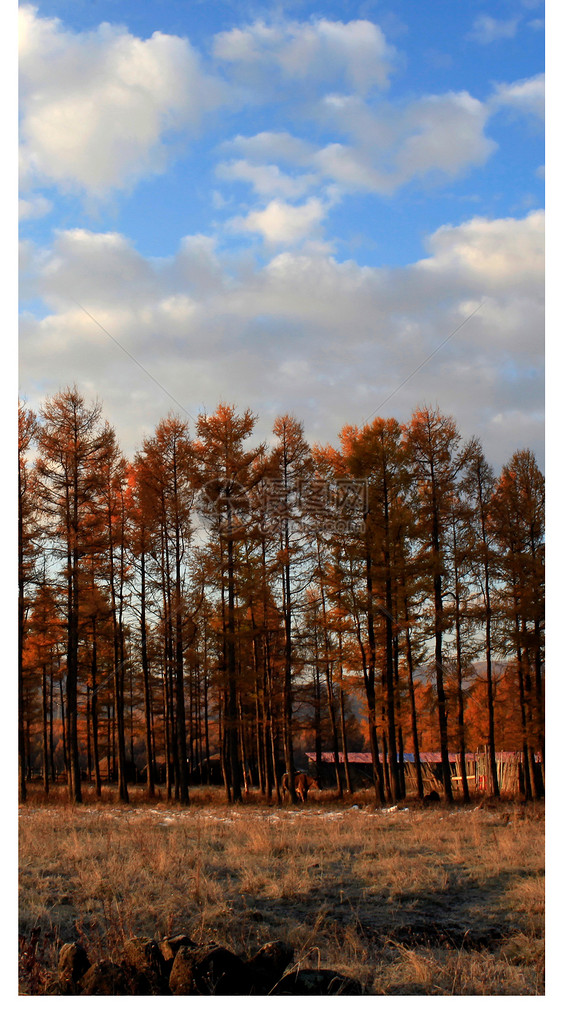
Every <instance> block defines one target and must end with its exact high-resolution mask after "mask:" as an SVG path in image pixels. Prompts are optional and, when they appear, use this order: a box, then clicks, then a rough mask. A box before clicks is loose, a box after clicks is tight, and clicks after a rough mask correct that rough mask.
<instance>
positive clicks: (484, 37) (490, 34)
mask: <svg viewBox="0 0 562 1014" xmlns="http://www.w3.org/2000/svg"><path fill="white" fill-rule="evenodd" d="M518 25H519V18H507V19H505V20H501V19H498V18H491V17H490V16H489V15H488V14H481V15H480V16H479V17H477V18H476V19H475V21H474V23H473V25H472V29H471V31H470V32H469V33H468V38H469V39H473V40H474V41H475V42H480V43H481V44H482V45H484V46H485V45H488V44H489V43H490V42H497V41H498V39H513V38H514V36H515V34H516V32H517V26H518Z"/></svg>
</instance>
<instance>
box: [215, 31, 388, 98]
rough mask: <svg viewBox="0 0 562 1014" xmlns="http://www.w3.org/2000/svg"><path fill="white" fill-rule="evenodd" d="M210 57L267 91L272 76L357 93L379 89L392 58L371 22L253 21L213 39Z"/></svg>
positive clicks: (386, 74)
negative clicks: (340, 84)
mask: <svg viewBox="0 0 562 1014" xmlns="http://www.w3.org/2000/svg"><path fill="white" fill-rule="evenodd" d="M214 55H215V57H216V59H218V60H221V61H223V62H224V63H226V64H227V65H230V67H231V68H232V69H233V71H234V73H235V74H236V75H237V77H238V79H239V80H241V81H242V82H244V83H246V84H251V85H253V86H254V87H255V86H256V85H257V84H258V83H259V84H260V85H261V86H263V87H267V88H268V90H269V88H270V87H271V86H272V84H273V80H272V79H273V78H274V77H275V72H277V74H279V75H280V77H281V78H282V79H283V80H284V81H285V82H291V83H293V84H296V85H298V87H301V86H302V84H303V83H305V82H306V84H307V85H308V86H310V85H311V84H325V83H326V82H333V81H334V80H338V79H339V80H341V81H342V82H344V83H345V84H346V85H347V86H348V87H351V88H353V89H355V90H357V91H359V92H361V93H365V92H367V91H369V90H370V89H371V88H372V87H373V86H376V87H378V88H384V87H385V86H386V85H387V82H388V75H389V72H390V69H391V66H392V63H393V61H394V58H395V50H394V48H393V47H392V46H390V45H389V44H388V43H387V42H386V39H385V37H384V35H383V33H382V31H381V30H380V28H379V27H378V26H377V25H374V24H373V23H372V22H370V21H350V22H348V23H347V24H344V23H343V22H341V21H328V20H326V19H324V18H320V19H318V20H315V21H312V22H311V23H304V22H296V21H290V22H287V21H279V22H276V23H274V24H266V23H265V22H263V21H256V22H254V23H253V24H252V25H249V26H248V27H247V28H244V29H240V28H234V29H232V30H231V31H227V32H220V33H219V34H218V35H216V36H215V41H214Z"/></svg>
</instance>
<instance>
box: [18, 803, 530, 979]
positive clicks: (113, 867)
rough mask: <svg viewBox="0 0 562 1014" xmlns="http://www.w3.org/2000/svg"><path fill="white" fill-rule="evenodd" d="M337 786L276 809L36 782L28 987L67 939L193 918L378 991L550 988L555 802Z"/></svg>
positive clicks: (233, 943)
mask: <svg viewBox="0 0 562 1014" xmlns="http://www.w3.org/2000/svg"><path fill="white" fill-rule="evenodd" d="M57 795H58V794H57ZM327 795H328V794H327V793H324V794H323V797H324V800H323V802H322V803H321V804H320V803H319V802H318V801H312V802H310V803H309V804H308V805H307V806H306V807H301V808H300V809H296V808H293V807H291V808H285V809H281V810H279V809H277V808H276V807H268V806H266V805H263V801H261V800H259V798H258V797H254V798H253V799H252V802H251V805H248V806H243V807H238V808H235V807H227V806H226V804H224V803H223V802H222V794H220V793H219V792H218V791H213V790H208V789H203V790H200V792H198V790H196V789H194V790H193V793H192V796H193V805H192V807H191V808H190V809H189V810H182V809H180V808H179V807H176V806H174V805H170V804H169V803H166V802H164V801H163V800H160V801H158V802H156V803H155V804H154V805H148V804H145V803H143V804H142V805H141V804H140V793H139V799H138V803H137V805H133V806H131V807H128V808H127V807H122V806H119V805H117V804H116V803H115V800H114V799H112V798H111V797H110V796H109V794H108V796H107V798H106V799H105V800H104V802H103V804H102V805H99V804H96V803H95V800H93V799H90V798H87V799H86V801H85V803H84V805H83V806H82V807H77V808H72V807H69V806H68V805H66V804H65V803H64V801H63V798H62V793H61V794H60V798H59V799H56V798H55V797H53V796H51V798H50V799H49V800H47V801H45V800H43V799H40V798H39V797H38V798H37V799H33V798H32V799H31V800H30V801H29V802H28V804H26V806H24V807H22V808H21V810H20V899H21V900H20V933H21V935H22V936H23V937H24V938H25V940H26V941H29V940H30V938H31V933H32V931H33V930H34V929H35V930H37V929H38V930H40V934H39V944H38V945H37V960H36V962H35V965H34V968H33V976H34V978H33V977H32V976H30V975H26V974H24V976H23V980H24V981H23V982H22V991H24V992H31V991H33V992H39V991H40V990H41V982H42V981H46V980H48V978H49V975H50V974H52V972H53V971H54V968H55V963H56V954H57V952H58V948H59V946H60V944H61V943H62V942H65V941H69V940H74V939H80V938H82V939H83V942H84V943H85V944H86V946H87V947H88V950H89V952H90V953H91V955H92V956H93V957H95V958H97V957H101V956H102V955H104V956H107V954H108V952H109V953H110V954H114V953H117V952H118V951H119V949H120V947H121V946H122V943H123V941H124V939H126V938H127V937H128V936H131V935H134V934H146V935H149V936H158V935H164V934H166V933H176V932H180V931H185V932H188V933H189V934H190V936H192V937H193V938H194V939H195V940H197V941H201V942H204V941H208V940H210V939H213V940H216V941H217V942H218V943H221V944H223V945H225V946H227V947H231V948H233V949H234V950H236V951H238V952H240V953H242V952H248V951H252V950H253V949H255V948H257V947H259V946H260V945H261V944H262V943H264V942H265V941H267V940H271V939H275V938H283V939H285V940H287V941H288V942H289V943H291V944H292V945H293V946H294V948H295V959H296V961H297V962H299V963H300V964H301V965H302V966H303V967H318V966H320V965H321V966H324V967H334V968H336V969H338V970H339V971H341V972H343V973H345V974H348V975H352V976H355V977H357V978H358V979H360V980H361V982H362V983H363V984H364V986H365V987H366V989H367V990H368V991H369V992H373V993H379V994H383V995H392V994H405V995H416V994H427V995H447V996H450V995H499V994H501V995H541V994H542V993H543V991H544V876H543V874H544V870H543V865H544V808H542V807H539V806H527V807H525V808H521V807H514V805H513V804H509V803H505V804H501V806H500V807H499V808H493V809H487V808H486V807H482V808H480V809H476V808H474V807H468V808H461V807H458V808H451V809H447V808H445V807H437V808H436V809H435V810H424V809H420V808H416V807H415V806H410V807H409V808H408V809H394V810H384V811H379V810H376V809H375V808H374V807H373V806H372V804H371V803H370V801H369V798H368V796H366V795H365V794H362V796H361V798H360V799H359V800H358V798H357V797H354V799H352V800H351V802H349V801H346V804H345V806H343V807H342V805H341V803H338V802H337V800H335V799H329V798H328V799H326V796H327ZM354 807H356V808H354ZM38 969H39V971H38ZM32 978H33V982H32V981H31V979H32Z"/></svg>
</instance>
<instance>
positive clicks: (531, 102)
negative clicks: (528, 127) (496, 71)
mask: <svg viewBox="0 0 562 1014" xmlns="http://www.w3.org/2000/svg"><path fill="white" fill-rule="evenodd" d="M544 103H545V78H544V74H536V75H535V77H528V78H524V79H523V80H521V81H514V82H512V83H511V84H498V85H496V90H495V93H494V95H493V96H492V98H491V100H490V105H491V108H492V109H497V108H499V107H502V106H503V107H507V108H509V109H513V110H515V111H516V112H518V113H523V114H524V115H526V116H536V117H537V118H538V119H539V120H544Z"/></svg>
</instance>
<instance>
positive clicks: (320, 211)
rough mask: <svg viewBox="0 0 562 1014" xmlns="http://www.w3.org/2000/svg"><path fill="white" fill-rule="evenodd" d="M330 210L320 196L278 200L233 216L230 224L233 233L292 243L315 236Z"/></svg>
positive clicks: (271, 242)
mask: <svg viewBox="0 0 562 1014" xmlns="http://www.w3.org/2000/svg"><path fill="white" fill-rule="evenodd" d="M327 211H328V205H327V204H326V203H324V202H323V201H321V200H319V199H318V198H317V197H311V198H310V199H309V200H308V201H306V203H305V204H299V205H294V204H287V202H286V201H281V200H278V199H275V200H273V201H270V202H269V204H268V205H267V207H265V208H263V209H262V210H255V211H250V212H249V214H248V215H246V216H245V217H242V216H240V215H239V216H237V217H236V218H233V219H231V220H230V222H229V223H228V226H229V228H230V229H231V230H232V231H233V232H257V233H260V235H261V236H263V238H264V239H265V241H266V242H267V243H270V244H273V245H279V244H281V245H283V246H285V245H289V246H292V245H294V244H295V243H301V242H302V241H303V240H307V239H309V238H310V237H311V236H312V237H314V235H315V234H316V233H317V232H318V228H319V226H320V223H321V222H322V220H323V219H324V217H325V215H326V213H327Z"/></svg>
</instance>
